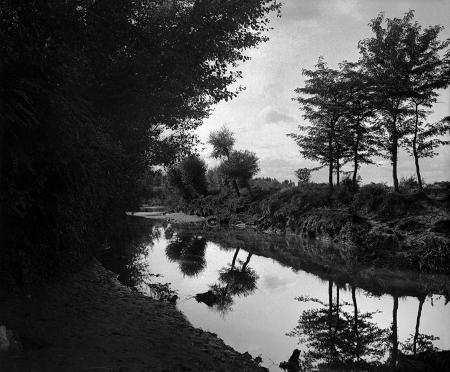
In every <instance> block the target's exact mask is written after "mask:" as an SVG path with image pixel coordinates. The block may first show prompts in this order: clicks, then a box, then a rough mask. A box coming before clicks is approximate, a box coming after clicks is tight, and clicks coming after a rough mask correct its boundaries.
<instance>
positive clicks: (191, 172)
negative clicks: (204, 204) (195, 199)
mask: <svg viewBox="0 0 450 372" xmlns="http://www.w3.org/2000/svg"><path fill="white" fill-rule="evenodd" d="M180 169H181V178H182V181H183V183H184V184H185V185H186V186H189V187H192V188H193V189H194V191H195V192H197V193H199V194H202V195H206V193H207V192H208V184H207V180H206V163H205V161H204V160H203V159H200V158H199V157H198V156H194V155H191V156H189V157H187V158H186V159H184V160H183V161H182V162H181V163H180Z"/></svg>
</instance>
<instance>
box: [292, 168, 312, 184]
mask: <svg viewBox="0 0 450 372" xmlns="http://www.w3.org/2000/svg"><path fill="white" fill-rule="evenodd" d="M311 172H312V170H311V169H309V168H300V169H297V170H296V171H295V175H296V176H297V178H298V185H299V186H300V185H302V184H305V183H309V182H310V181H311Z"/></svg>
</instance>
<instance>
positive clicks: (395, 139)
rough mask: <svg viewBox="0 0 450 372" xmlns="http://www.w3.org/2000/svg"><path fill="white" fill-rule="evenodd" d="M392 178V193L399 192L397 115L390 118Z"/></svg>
mask: <svg viewBox="0 0 450 372" xmlns="http://www.w3.org/2000/svg"><path fill="white" fill-rule="evenodd" d="M391 159H392V178H393V181H394V191H395V192H399V188H398V176H397V163H398V161H397V159H398V132H397V115H395V116H394V117H393V118H392V148H391Z"/></svg>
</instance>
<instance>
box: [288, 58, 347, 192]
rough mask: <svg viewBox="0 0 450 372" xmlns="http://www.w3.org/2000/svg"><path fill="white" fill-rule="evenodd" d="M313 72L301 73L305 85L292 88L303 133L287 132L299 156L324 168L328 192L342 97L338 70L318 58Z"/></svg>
mask: <svg viewBox="0 0 450 372" xmlns="http://www.w3.org/2000/svg"><path fill="white" fill-rule="evenodd" d="M315 67H316V68H315V69H314V70H306V69H304V70H303V72H302V73H303V75H304V76H306V81H305V86H304V87H303V88H297V89H295V92H296V93H297V94H298V97H296V98H293V99H294V100H295V101H297V102H298V103H299V104H300V107H301V109H302V110H303V117H304V118H305V119H306V120H308V121H309V125H306V126H299V130H300V131H301V132H303V134H294V133H290V134H288V136H290V137H292V138H293V139H294V140H295V141H296V142H297V144H298V145H299V147H300V153H301V154H302V155H303V156H304V157H305V158H306V159H310V160H313V161H317V162H319V163H321V164H322V165H323V166H326V165H328V169H329V172H328V173H329V177H328V178H329V179H328V183H329V185H330V189H332V188H333V171H334V169H335V166H336V163H337V162H338V161H339V160H340V159H339V157H337V156H336V145H338V144H340V142H337V141H338V139H337V137H336V131H337V124H338V121H339V120H340V119H341V118H342V116H343V111H342V107H343V103H344V101H343V100H345V95H344V94H343V90H342V85H341V82H340V75H339V71H337V70H334V69H331V68H329V67H327V65H326V63H325V62H324V60H323V58H319V61H318V62H317V64H316V66H315Z"/></svg>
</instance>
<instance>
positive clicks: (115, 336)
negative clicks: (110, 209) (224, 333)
mask: <svg viewBox="0 0 450 372" xmlns="http://www.w3.org/2000/svg"><path fill="white" fill-rule="evenodd" d="M0 324H2V325H6V326H7V328H9V329H13V330H15V331H16V332H17V333H18V335H19V337H20V338H21V341H22V344H23V346H24V351H22V352H20V353H17V354H16V355H12V354H9V355H2V356H0V371H2V372H3V371H5V372H6V371H8V372H9V371H11V372H14V371H20V372H26V371H30V372H31V371H36V372H37V371H39V372H40V371H42V372H44V371H45V372H53V371H55V372H56V371H58V372H60V371H66V372H72V371H73V372H75V371H76V372H79V371H91V372H92V371H116V372H119V371H263V370H265V369H263V368H260V367H258V366H257V365H256V364H255V363H254V361H253V360H252V359H251V357H250V355H248V354H240V353H238V352H236V351H235V350H233V349H232V348H231V347H229V346H227V345H225V344H224V343H223V341H222V340H220V339H219V338H218V337H217V336H216V335H214V334H212V333H209V332H204V331H202V330H200V329H196V328H194V327H193V326H192V325H191V324H190V323H189V322H188V321H187V320H186V319H185V317H184V316H183V315H182V314H181V312H180V311H178V310H177V309H176V306H175V305H172V304H169V303H162V302H158V301H155V300H152V299H150V298H148V297H145V296H143V295H141V294H139V293H137V292H134V291H131V290H130V289H129V288H127V287H125V286H123V285H122V284H121V283H119V282H118V281H117V279H116V277H115V275H114V274H113V273H112V272H110V271H108V270H106V269H105V268H104V267H103V266H102V265H101V264H100V263H98V262H97V261H94V262H92V263H91V264H89V265H87V266H86V267H85V268H84V269H83V270H82V271H81V272H79V273H77V274H75V275H73V276H72V277H71V278H70V279H68V280H65V281H63V282H61V283H58V284H55V285H52V286H49V287H47V288H45V289H43V290H41V291H40V292H39V293H35V294H33V295H31V296H17V297H14V298H7V299H1V305H0Z"/></svg>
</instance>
